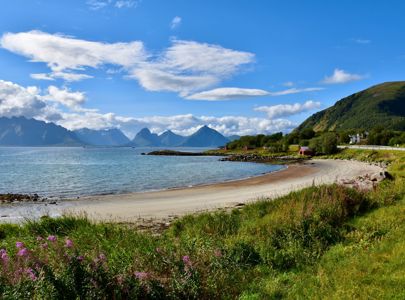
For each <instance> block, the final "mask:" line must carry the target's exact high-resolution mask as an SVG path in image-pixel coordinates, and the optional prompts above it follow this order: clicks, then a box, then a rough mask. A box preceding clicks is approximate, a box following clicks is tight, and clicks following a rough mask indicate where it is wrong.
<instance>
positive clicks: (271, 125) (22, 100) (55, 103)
mask: <svg viewBox="0 0 405 300" xmlns="http://www.w3.org/2000/svg"><path fill="white" fill-rule="evenodd" d="M85 101H86V96H85V94H84V93H82V92H74V91H70V90H68V89H66V88H58V87H56V86H50V87H48V89H47V90H46V91H43V92H42V91H41V90H40V89H39V88H37V87H27V88H24V87H22V86H20V85H17V84H15V83H12V82H8V81H3V80H0V116H7V117H12V116H25V117H28V118H35V119H38V120H43V121H47V122H54V123H56V124H58V125H62V126H64V127H66V128H68V129H71V130H74V129H80V128H84V127H87V128H91V129H105V128H113V127H114V128H120V129H122V130H123V131H124V132H125V133H126V134H127V135H128V136H130V137H133V136H134V135H135V134H136V133H137V132H138V131H139V130H140V129H141V128H142V127H148V128H150V129H151V130H152V131H154V132H157V133H161V132H163V131H165V130H167V129H171V130H173V131H174V132H176V133H178V134H183V135H189V134H191V133H193V132H194V131H195V130H197V129H198V128H199V127H201V126H203V125H208V126H210V127H212V128H214V129H216V130H218V131H219V132H221V133H223V134H224V135H233V134H238V135H246V134H256V133H271V132H276V131H290V130H291V129H292V128H294V127H295V126H296V124H295V123H293V122H291V121H290V120H286V119H280V118H277V119H268V118H256V117H243V116H222V117H214V116H195V115H192V114H186V115H174V116H148V117H142V118H133V117H125V116H119V115H116V114H114V113H101V112H99V111H98V110H96V109H93V110H92V109H85V108H83V107H82V105H83V104H84V103H85Z"/></svg>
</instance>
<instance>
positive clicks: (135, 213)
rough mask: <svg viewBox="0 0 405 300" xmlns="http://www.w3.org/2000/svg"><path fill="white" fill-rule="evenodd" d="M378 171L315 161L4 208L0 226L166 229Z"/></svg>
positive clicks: (355, 164) (340, 162) (353, 163)
mask: <svg viewBox="0 0 405 300" xmlns="http://www.w3.org/2000/svg"><path fill="white" fill-rule="evenodd" d="M383 170H384V169H383V168H381V167H379V166H375V165H370V164H367V163H362V162H356V161H344V160H323V159H315V160H309V161H306V162H304V163H300V164H291V165H289V166H288V167H287V168H283V169H282V170H278V171H275V172H271V173H268V174H264V175H260V176H255V177H250V178H246V179H239V180H232V181H226V182H221V183H214V184H206V185H197V186H193V187H184V188H173V189H167V190H161V191H153V192H138V193H129V194H112V195H98V196H86V197H81V198H80V199H72V200H68V201H60V202H58V204H57V205H42V204H28V203H18V204H12V205H4V206H2V208H4V209H2V217H1V218H0V222H19V221H21V220H24V219H26V218H38V217H40V216H42V215H49V216H59V215H62V214H86V215H87V216H88V217H89V218H90V219H92V220H94V221H111V222H130V223H142V222H143V223H145V222H146V223H148V222H152V221H153V222H163V223H168V222H170V221H171V220H172V219H174V218H177V217H180V216H183V215H185V214H190V213H198V212H203V211H214V210H217V209H228V208H234V207H238V206H243V205H244V204H245V203H248V202H252V201H255V200H258V199H263V198H268V199H273V198H276V197H279V196H283V195H286V194H288V193H289V192H292V191H296V190H299V189H302V188H305V187H308V186H311V185H312V184H316V185H318V184H328V183H334V182H338V183H342V182H344V181H348V180H351V181H353V180H355V179H356V178H358V177H359V176H369V175H372V174H376V173H379V172H382V171H383ZM7 208H8V209H7ZM4 215H7V217H4Z"/></svg>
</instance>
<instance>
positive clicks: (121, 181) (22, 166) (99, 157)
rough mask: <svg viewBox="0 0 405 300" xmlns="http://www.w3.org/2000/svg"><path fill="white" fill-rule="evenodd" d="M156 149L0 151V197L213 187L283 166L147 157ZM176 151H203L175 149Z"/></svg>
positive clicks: (1, 149) (208, 158)
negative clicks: (7, 194)
mask: <svg viewBox="0 0 405 300" xmlns="http://www.w3.org/2000/svg"><path fill="white" fill-rule="evenodd" d="M152 150H156V148H78V147H77V148H68V147H66V148H64V147H61V148H59V147H44V148H42V147H41V148H37V147H36V148H28V147H0V193H28V194H32V193H37V194H39V195H40V196H43V197H57V198H73V197H78V196H84V195H100V194H118V193H128V192H141V191H153V190H163V189H168V188H175V187H187V186H194V185H200V184H209V183H216V182H222V181H228V180H236V179H242V178H247V177H252V176H257V175H260V174H263V173H268V172H272V171H277V170H280V169H282V168H284V167H283V166H278V165H267V164H257V163H242V162H221V161H219V157H213V156H202V157H199V156H182V157H180V156H146V155H141V153H142V152H150V151H152ZM176 150H179V151H201V150H206V149H197V148H181V149H179V148H176Z"/></svg>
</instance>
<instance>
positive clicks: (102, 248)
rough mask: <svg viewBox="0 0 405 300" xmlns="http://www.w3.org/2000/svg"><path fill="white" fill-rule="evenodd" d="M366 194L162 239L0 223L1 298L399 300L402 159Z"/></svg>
mask: <svg viewBox="0 0 405 300" xmlns="http://www.w3.org/2000/svg"><path fill="white" fill-rule="evenodd" d="M332 158H345V159H358V160H363V161H379V162H386V163H389V164H390V166H389V171H390V173H391V174H392V175H393V177H394V178H393V179H392V180H386V181H384V182H382V183H381V184H380V185H379V186H378V187H377V188H376V190H374V191H369V192H362V191H356V190H353V189H348V188H344V187H341V186H337V185H329V186H320V187H310V188H307V189H304V190H302V191H299V192H294V193H291V194H289V195H287V196H285V197H282V198H279V199H276V200H274V201H266V199H263V200H261V201H259V202H257V203H254V204H250V205H247V206H245V207H243V208H242V209H236V210H233V211H232V212H224V211H222V212H216V213H205V214H200V215H193V216H186V217H183V218H181V219H179V220H177V221H176V222H175V223H173V224H172V225H171V226H170V228H169V229H168V230H166V231H164V232H162V233H161V234H159V235H156V234H152V233H148V232H139V231H137V230H136V229H134V228H133V227H131V225H130V224H127V225H122V224H121V225H118V224H94V223H92V222H90V221H89V220H87V219H86V217H85V216H82V217H77V216H76V217H69V216H66V217H63V218H59V219H50V218H43V219H42V220H40V221H36V222H34V221H27V222H26V223H25V224H23V225H21V226H17V225H0V249H3V250H0V294H1V295H2V298H3V299H72V298H73V299H75V298H76V299H280V298H286V299H297V298H298V299H299V298H304V299H305V298H315V299H316V298H319V299H325V298H327V299H347V298H360V299H370V298H371V299H373V298H374V299H384V298H385V299H392V298H398V299H403V298H404V297H405V292H404V291H405V288H404V287H405V263H404V260H403V257H404V254H405V222H404V221H405V214H404V212H405V154H404V153H399V152H398V153H394V152H375V151H364V150H345V151H343V152H341V153H339V154H337V155H334V156H333V157H332Z"/></svg>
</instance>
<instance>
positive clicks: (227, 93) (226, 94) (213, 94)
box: [186, 87, 269, 101]
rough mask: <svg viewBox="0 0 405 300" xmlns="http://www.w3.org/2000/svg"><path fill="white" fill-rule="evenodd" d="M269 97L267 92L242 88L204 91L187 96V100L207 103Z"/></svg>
mask: <svg viewBox="0 0 405 300" xmlns="http://www.w3.org/2000/svg"><path fill="white" fill-rule="evenodd" d="M267 95H269V92H268V91H265V90H259V89H242V88H235V87H229V88H218V89H213V90H209V91H204V92H200V93H196V94H193V95H190V96H187V97H186V99H189V100H207V101H220V100H232V99H240V98H250V97H260V96H267Z"/></svg>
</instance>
